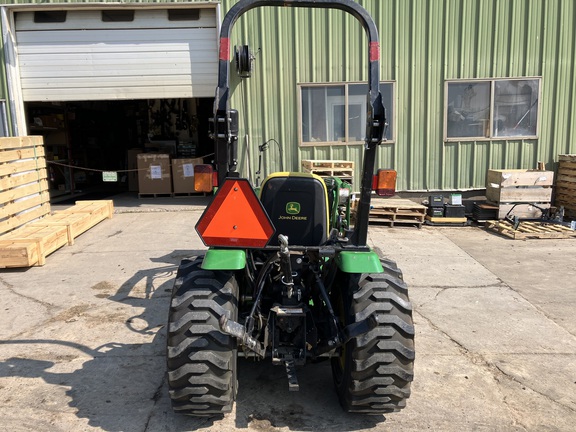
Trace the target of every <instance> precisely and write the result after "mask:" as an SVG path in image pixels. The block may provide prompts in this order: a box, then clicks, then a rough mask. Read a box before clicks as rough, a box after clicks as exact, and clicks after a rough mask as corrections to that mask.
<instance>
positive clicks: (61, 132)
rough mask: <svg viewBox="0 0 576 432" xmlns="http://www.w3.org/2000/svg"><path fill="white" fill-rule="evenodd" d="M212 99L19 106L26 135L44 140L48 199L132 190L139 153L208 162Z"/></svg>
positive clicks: (97, 196) (135, 185) (101, 195)
mask: <svg viewBox="0 0 576 432" xmlns="http://www.w3.org/2000/svg"><path fill="white" fill-rule="evenodd" d="M213 101H214V99H213V98H181V99H143V100H113V101H65V102H28V103H26V104H25V108H26V115H27V124H28V128H29V134H31V135H42V136H43V137H44V143H45V151H46V159H47V162H48V180H49V188H50V197H51V202H52V203H57V202H65V201H66V200H71V201H73V200H75V199H77V198H78V197H80V196H82V197H83V199H102V198H105V197H110V196H112V195H115V194H119V193H125V192H132V193H138V192H139V189H138V175H139V171H138V170H137V155H138V154H139V153H162V154H168V155H169V156H170V158H171V159H180V158H194V159H197V160H202V161H203V162H206V163H210V162H211V161H212V154H213V148H214V145H213V141H212V140H211V139H210V138H209V137H208V130H209V118H210V117H211V116H212V110H213ZM114 173H115V175H114ZM190 192H193V191H190Z"/></svg>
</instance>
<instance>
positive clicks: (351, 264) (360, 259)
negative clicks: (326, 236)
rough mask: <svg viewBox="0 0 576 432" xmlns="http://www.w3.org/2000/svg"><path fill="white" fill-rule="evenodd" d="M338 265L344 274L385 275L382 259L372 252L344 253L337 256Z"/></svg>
mask: <svg viewBox="0 0 576 432" xmlns="http://www.w3.org/2000/svg"><path fill="white" fill-rule="evenodd" d="M336 265H338V268H339V269H340V271H342V272H344V273H384V269H383V268H382V264H381V263H380V257H378V255H377V254H376V253H375V252H372V251H369V252H352V251H342V252H340V253H339V254H338V255H337V256H336Z"/></svg>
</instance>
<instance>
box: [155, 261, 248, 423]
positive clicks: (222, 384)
mask: <svg viewBox="0 0 576 432" xmlns="http://www.w3.org/2000/svg"><path fill="white" fill-rule="evenodd" d="M201 264H202V257H199V258H196V259H195V260H183V261H182V263H181V264H180V267H179V268H178V273H177V275H176V282H175V283H174V288H173V291H172V299H171V302H170V312H169V318H168V339H167V349H166V354H167V355H166V357H167V366H168V386H169V393H170V398H171V400H172V408H173V409H174V411H175V412H177V413H181V414H186V415H193V416H214V415H218V414H224V413H227V412H230V411H231V410H232V406H233V404H234V400H235V399H236V390H237V381H236V360H237V352H238V350H237V342H236V339H235V338H234V337H232V336H229V335H227V334H224V333H222V332H221V331H220V325H219V319H220V317H221V316H222V315H227V317H228V318H229V319H232V320H237V319H238V317H237V315H238V282H237V281H236V278H235V276H234V273H233V272H229V271H211V270H202V269H201Z"/></svg>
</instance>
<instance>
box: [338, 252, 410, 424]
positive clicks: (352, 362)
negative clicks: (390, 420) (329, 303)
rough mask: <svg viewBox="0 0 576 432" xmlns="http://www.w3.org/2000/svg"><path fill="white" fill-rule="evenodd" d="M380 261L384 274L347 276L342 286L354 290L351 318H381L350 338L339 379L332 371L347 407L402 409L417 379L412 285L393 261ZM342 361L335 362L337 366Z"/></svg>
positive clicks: (369, 410) (351, 409)
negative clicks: (409, 290) (371, 326)
mask: <svg viewBox="0 0 576 432" xmlns="http://www.w3.org/2000/svg"><path fill="white" fill-rule="evenodd" d="M381 262H382V266H383V267H384V273H379V274H364V275H361V276H358V275H346V276H347V277H348V279H347V280H348V282H347V283H348V284H349V285H350V286H348V287H344V286H342V287H341V289H352V290H354V291H353V292H352V294H351V295H350V302H351V304H350V306H349V307H350V309H349V310H348V314H349V316H350V317H351V318H350V319H352V322H359V321H361V320H363V319H366V318H368V317H369V316H371V315H373V314H374V315H375V316H376V319H377V322H378V326H377V327H376V328H375V329H373V330H371V331H369V332H367V333H365V334H363V335H360V336H358V337H356V338H355V339H353V340H351V341H350V342H349V343H348V345H347V347H346V350H351V352H350V353H348V352H347V351H345V356H346V359H347V360H346V362H348V363H346V364H347V367H345V368H344V370H343V369H342V367H341V366H339V368H340V369H338V370H339V371H340V374H341V375H342V377H341V378H340V380H338V379H337V378H336V376H337V372H334V373H335V384H336V387H337V391H338V396H339V399H340V403H341V404H342V406H343V408H344V409H345V410H346V411H348V412H354V413H364V414H384V413H388V412H394V411H399V410H400V409H402V408H404V407H405V405H406V399H407V398H408V397H409V396H410V383H411V381H412V380H413V378H414V364H413V362H414V353H415V351H414V333H415V332H414V325H413V322H412V304H411V303H410V301H409V298H408V288H407V286H406V284H405V283H404V281H403V279H402V273H401V272H400V270H399V269H398V267H397V266H396V264H395V263H393V262H392V261H390V260H381ZM355 281H356V282H355ZM354 283H357V287H354V286H353V284H354ZM340 361H341V359H337V360H335V361H334V362H333V365H334V367H335V368H338V366H337V365H338V364H339V363H337V362H340ZM346 373H347V374H348V376H345V374H346Z"/></svg>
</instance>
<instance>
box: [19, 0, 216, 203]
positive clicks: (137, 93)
mask: <svg viewBox="0 0 576 432" xmlns="http://www.w3.org/2000/svg"><path fill="white" fill-rule="evenodd" d="M99 7H102V9H97V8H95V7H94V5H91V6H90V5H76V4H75V5H70V6H68V7H67V8H62V7H57V8H55V7H52V6H51V5H38V6H37V7H36V6H35V7H34V8H33V9H32V8H22V9H17V8H15V9H14V13H13V18H14V19H13V23H14V24H13V25H14V30H15V47H16V49H15V51H14V53H15V55H16V56H17V68H18V74H17V75H18V77H19V87H20V90H21V94H22V100H23V101H24V112H25V116H26V126H27V128H28V133H29V134H33V135H42V136H43V137H44V142H45V147H46V148H45V150H46V154H47V160H48V162H49V163H48V170H49V172H48V177H49V184H50V194H51V197H52V198H51V200H52V201H53V202H56V201H58V200H59V199H62V198H63V197H66V196H68V197H70V196H74V197H78V196H79V195H86V194H101V195H104V194H107V193H109V194H111V193H116V192H123V191H131V192H138V172H137V171H135V169H136V154H138V153H139V152H160V153H163V154H168V155H169V156H170V157H171V158H173V159H175V158H201V157H202V156H206V155H209V154H211V153H212V152H213V144H212V141H211V140H210V139H209V138H208V118H210V117H211V113H212V109H213V97H214V89H215V88H216V77H215V71H216V70H217V64H218V51H217V48H218V46H217V40H218V25H217V21H218V5H217V4H214V3H202V2H198V3H187V4H185V5H184V4H162V5H152V4H146V5H144V4H132V5H131V6H130V7H128V6H127V5H112V4H110V5H102V4H100V5H99ZM206 161H207V162H210V161H211V159H210V158H209V157H208V158H207V160H206ZM104 173H108V174H104ZM113 173H117V174H116V175H117V178H115V177H114V175H113ZM93 197H94V199H97V198H98V196H97V195H93Z"/></svg>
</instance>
